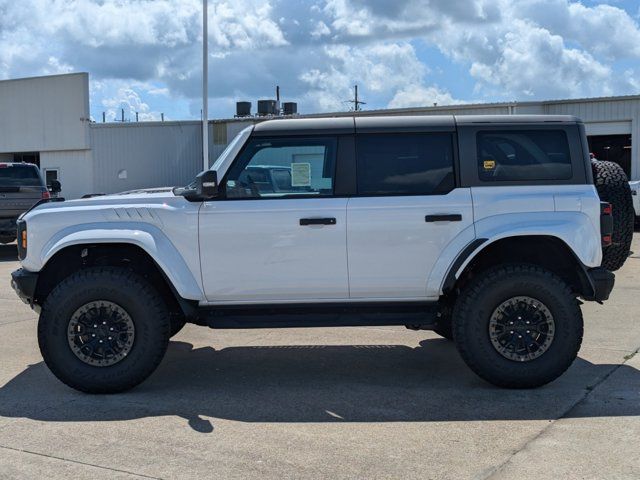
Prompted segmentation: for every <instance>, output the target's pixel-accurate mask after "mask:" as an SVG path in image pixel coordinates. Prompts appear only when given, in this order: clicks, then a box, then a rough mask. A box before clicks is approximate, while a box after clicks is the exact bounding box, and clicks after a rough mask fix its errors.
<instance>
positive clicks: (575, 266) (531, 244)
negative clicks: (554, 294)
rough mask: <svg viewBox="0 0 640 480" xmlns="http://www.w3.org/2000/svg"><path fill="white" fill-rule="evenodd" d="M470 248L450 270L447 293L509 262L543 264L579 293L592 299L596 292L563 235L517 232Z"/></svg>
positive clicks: (477, 242) (480, 240) (479, 240)
mask: <svg viewBox="0 0 640 480" xmlns="http://www.w3.org/2000/svg"><path fill="white" fill-rule="evenodd" d="M470 247H471V248H470V249H465V250H464V251H463V252H461V254H460V256H459V257H458V258H457V259H456V261H455V262H454V264H453V265H452V267H451V269H450V270H449V272H448V273H447V276H446V277H445V279H444V282H443V286H442V291H443V294H445V295H450V294H452V293H453V292H455V291H459V290H460V289H461V288H463V287H464V285H465V284H466V283H468V282H469V280H471V279H472V278H473V277H474V275H477V274H478V273H480V272H482V271H485V270H487V269H488V268H490V267H492V266H495V265H497V264H506V263H528V264H532V265H539V266H541V267H544V268H546V269H548V270H550V271H552V272H553V273H555V274H556V275H558V276H559V277H560V278H562V279H563V280H564V281H565V282H567V284H569V285H570V286H571V288H572V290H573V291H574V292H575V293H576V294H577V295H579V296H582V297H584V298H589V297H591V296H593V294H594V288H593V285H592V284H591V281H590V279H589V275H588V274H587V269H586V267H585V265H584V264H583V263H582V262H581V261H580V259H579V258H578V256H577V255H576V253H575V252H574V251H573V250H572V248H571V247H570V246H569V245H568V244H567V243H566V242H565V241H564V240H563V239H561V238H560V237H557V236H554V235H514V236H507V237H502V238H497V239H476V241H475V242H473V243H472V244H470ZM473 247H475V248H473Z"/></svg>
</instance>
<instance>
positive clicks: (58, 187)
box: [49, 180, 62, 193]
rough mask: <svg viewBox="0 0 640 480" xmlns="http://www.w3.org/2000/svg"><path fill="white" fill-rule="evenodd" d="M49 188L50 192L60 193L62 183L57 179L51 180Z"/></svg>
mask: <svg viewBox="0 0 640 480" xmlns="http://www.w3.org/2000/svg"><path fill="white" fill-rule="evenodd" d="M49 190H51V193H60V192H61V191H62V185H61V184H60V182H59V181H58V180H51V187H50V188H49Z"/></svg>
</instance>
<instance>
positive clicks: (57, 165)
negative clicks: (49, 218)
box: [40, 150, 95, 199]
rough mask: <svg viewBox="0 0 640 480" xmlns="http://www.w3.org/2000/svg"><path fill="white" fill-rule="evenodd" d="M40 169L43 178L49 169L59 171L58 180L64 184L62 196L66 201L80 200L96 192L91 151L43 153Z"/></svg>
mask: <svg viewBox="0 0 640 480" xmlns="http://www.w3.org/2000/svg"><path fill="white" fill-rule="evenodd" d="M40 169H41V170H42V176H43V177H44V172H45V170H47V169H57V170H58V180H59V181H60V183H61V184H62V192H61V194H60V195H61V196H62V197H64V198H66V199H74V198H80V197H81V196H82V195H85V194H87V193H94V192H95V190H94V185H93V183H94V182H93V155H92V152H91V150H69V151H64V150H63V151H56V152H42V153H41V154H40Z"/></svg>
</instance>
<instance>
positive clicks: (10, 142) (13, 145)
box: [0, 73, 640, 198]
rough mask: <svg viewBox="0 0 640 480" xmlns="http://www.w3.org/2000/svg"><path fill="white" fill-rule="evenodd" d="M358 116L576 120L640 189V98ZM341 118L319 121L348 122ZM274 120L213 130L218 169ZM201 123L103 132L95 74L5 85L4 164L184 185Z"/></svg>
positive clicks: (92, 178) (72, 182) (127, 184)
mask: <svg viewBox="0 0 640 480" xmlns="http://www.w3.org/2000/svg"><path fill="white" fill-rule="evenodd" d="M355 114H356V115H443V114H447V115H448V114H456V115H477V114H507V115H509V114H568V115H575V116H577V117H579V118H581V119H582V120H583V121H584V122H585V124H586V130H587V135H588V136H589V144H590V148H591V151H592V152H593V153H594V154H596V156H597V157H598V158H601V159H603V160H607V159H608V160H612V161H616V162H618V163H620V164H621V165H622V166H623V168H624V169H625V171H626V172H627V175H628V176H629V177H630V179H633V180H640V150H639V149H638V143H637V141H636V142H634V141H633V140H634V139H640V95H637V96H626V97H607V98H589V99H578V100H557V101H544V102H517V103H516V102H514V103H494V104H473V105H455V106H430V107H417V108H403V109H387V110H370V111H361V112H357V113H355ZM345 115H354V113H348V112H340V113H328V114H318V115H308V116H309V117H318V116H325V117H328V116H345ZM263 120H265V117H248V118H234V119H228V120H215V121H211V122H210V123H209V155H210V159H211V163H212V162H213V161H214V160H215V158H216V157H217V156H218V155H219V154H220V153H221V152H222V150H223V149H224V148H225V147H226V145H227V143H228V142H230V141H231V139H232V138H233V137H234V136H235V135H236V133H238V132H239V131H240V130H242V129H243V128H244V127H246V126H247V125H250V124H252V123H256V122H259V121H263ZM200 125H201V124H200V122H197V121H179V122H174V121H171V122H140V123H137V122H130V123H95V122H92V121H90V119H89V76H88V74H86V73H75V74H68V75H54V76H48V77H36V78H26V79H16V80H4V81H0V162H7V161H27V162H34V163H36V164H38V165H40V167H41V169H42V170H43V171H44V173H45V175H46V177H47V180H48V181H50V180H52V179H54V178H57V179H59V180H60V182H61V183H62V195H63V196H65V197H66V198H78V197H80V196H82V195H84V194H88V193H112V192H119V191H125V190H131V189H136V188H145V187H157V186H164V185H184V184H186V183H188V182H190V181H191V180H192V179H193V177H194V176H195V175H196V174H197V173H198V172H199V171H200V170H201V168H202V160H201V155H202V136H201V131H200Z"/></svg>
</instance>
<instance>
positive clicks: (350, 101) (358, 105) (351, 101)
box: [347, 85, 367, 112]
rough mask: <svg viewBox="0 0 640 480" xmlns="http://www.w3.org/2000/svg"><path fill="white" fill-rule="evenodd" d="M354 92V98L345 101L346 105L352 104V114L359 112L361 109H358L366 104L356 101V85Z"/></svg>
mask: <svg viewBox="0 0 640 480" xmlns="http://www.w3.org/2000/svg"><path fill="white" fill-rule="evenodd" d="M354 91H355V97H354V99H353V100H347V103H353V111H354V112H360V111H361V110H362V109H361V108H360V105H366V104H367V102H362V101H360V100H359V99H358V85H355V86H354Z"/></svg>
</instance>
